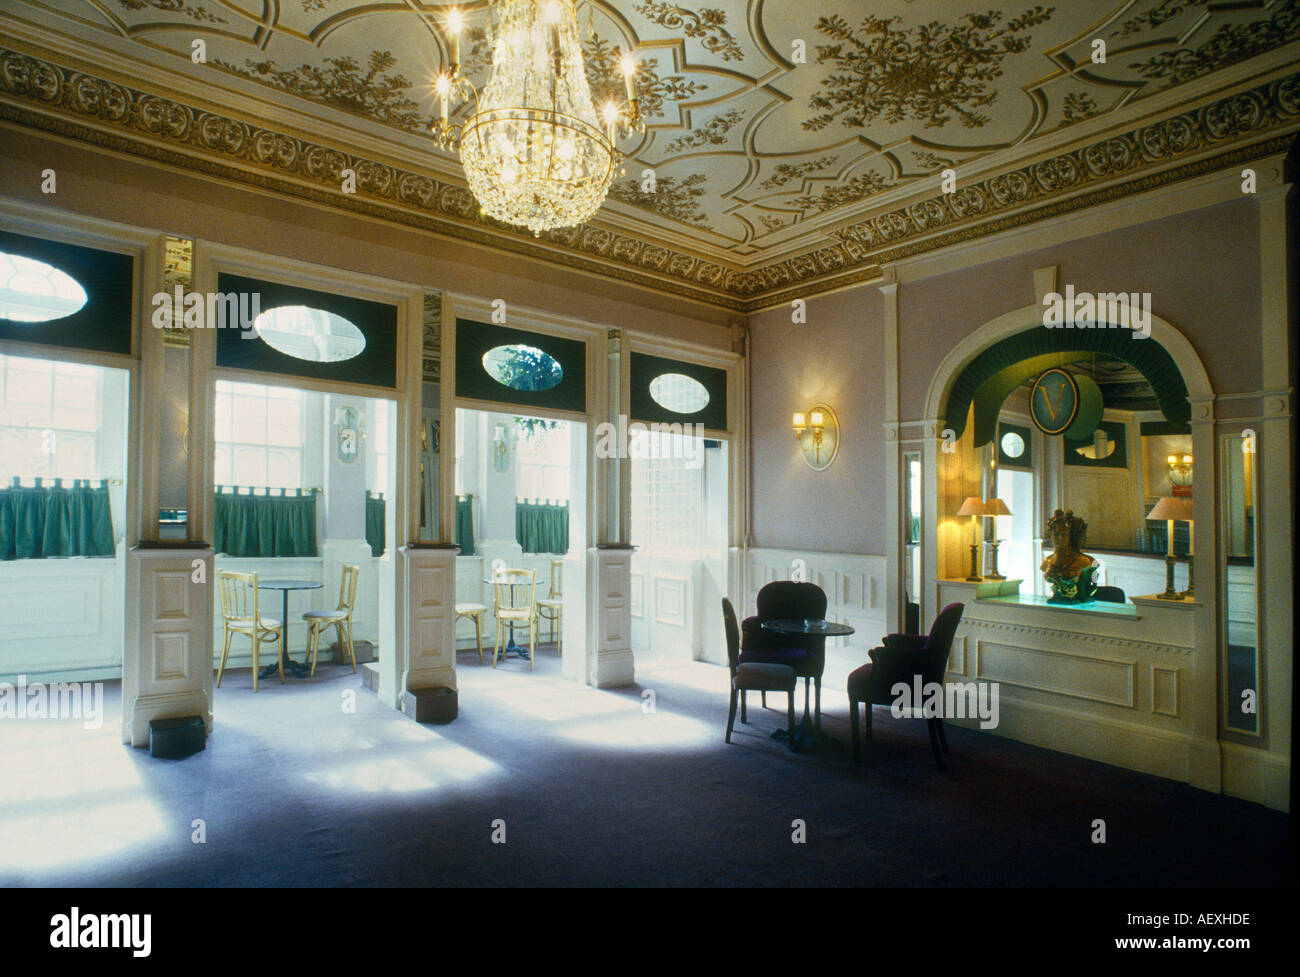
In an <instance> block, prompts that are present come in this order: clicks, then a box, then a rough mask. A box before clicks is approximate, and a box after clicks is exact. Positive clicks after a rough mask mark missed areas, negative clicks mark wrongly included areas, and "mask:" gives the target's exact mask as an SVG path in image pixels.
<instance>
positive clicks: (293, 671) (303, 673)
mask: <svg viewBox="0 0 1300 977" xmlns="http://www.w3.org/2000/svg"><path fill="white" fill-rule="evenodd" d="M279 674H280V669H279V668H278V667H277V666H276V663H275V662H271V664H269V665H267V666H266V667H265V668H263V669H262V670H261V671H260V672H258V673H257V677H258V679H259V680H261V679H267V678H270V677H271V676H272V675H275V676H279ZM284 674H285V675H292V676H293V677H294V678H307V677H308V676H310V675H311V669H310V668H308V667H307V666H306V665H299V664H298V663H297V662H296V661H294V660H293V659H292V658H290V657H289V656H288V655H285V656H284Z"/></svg>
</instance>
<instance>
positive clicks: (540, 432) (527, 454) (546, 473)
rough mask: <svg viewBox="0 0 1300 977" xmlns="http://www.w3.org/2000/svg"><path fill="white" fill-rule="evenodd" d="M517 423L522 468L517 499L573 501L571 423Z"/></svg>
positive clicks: (517, 479) (518, 474)
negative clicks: (570, 485) (570, 492)
mask: <svg viewBox="0 0 1300 977" xmlns="http://www.w3.org/2000/svg"><path fill="white" fill-rule="evenodd" d="M523 420H524V423H523V424H520V423H519V422H518V421H516V422H515V423H516V427H517V429H518V433H519V447H518V449H517V460H518V462H519V463H518V465H517V466H516V468H515V496H516V498H520V499H528V500H529V501H531V500H533V499H541V500H543V501H551V502H568V501H569V491H570V490H569V461H570V447H571V442H570V438H569V422H568V421H555V422H553V426H549V422H547V421H542V420H538V419H537V418H524V419H523Z"/></svg>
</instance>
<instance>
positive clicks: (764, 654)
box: [740, 580, 826, 729]
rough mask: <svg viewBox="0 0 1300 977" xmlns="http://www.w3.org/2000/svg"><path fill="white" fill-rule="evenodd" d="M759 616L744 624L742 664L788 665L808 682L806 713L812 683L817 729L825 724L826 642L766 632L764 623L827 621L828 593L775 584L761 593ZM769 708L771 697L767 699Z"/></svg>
mask: <svg viewBox="0 0 1300 977" xmlns="http://www.w3.org/2000/svg"><path fill="white" fill-rule="evenodd" d="M757 603H758V613H757V614H756V615H755V616H753V617H747V618H745V620H744V623H742V624H741V635H742V637H741V645H740V661H741V663H742V664H747V663H750V662H753V663H764V664H774V665H788V666H789V667H790V668H793V669H794V672H795V675H797V676H799V677H800V678H802V679H803V680H804V682H803V701H804V713H805V715H806V714H807V712H808V683H809V681H812V682H814V683H815V684H816V688H817V711H816V725H817V728H818V729H820V728H821V722H822V672H823V671H824V670H825V668H826V639H825V638H824V637H820V636H817V635H806V636H805V635H784V634H776V633H775V632H772V631H765V630H764V629H763V622H764V621H774V620H780V619H784V618H793V619H795V620H803V619H812V620H821V619H824V618H825V617H826V592H825V591H824V590H822V589H821V588H820V587H818V586H817V585H816V584H814V583H802V582H796V581H793V580H774V581H772V582H771V583H769V584H765V585H764V586H763V588H762V589H761V590H760V591H759V592H758V598H757ZM763 705H767V695H766V694H764V695H763Z"/></svg>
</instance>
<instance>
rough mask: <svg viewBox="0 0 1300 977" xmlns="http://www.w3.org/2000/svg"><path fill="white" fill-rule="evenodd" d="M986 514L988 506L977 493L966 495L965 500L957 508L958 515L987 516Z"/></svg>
mask: <svg viewBox="0 0 1300 977" xmlns="http://www.w3.org/2000/svg"><path fill="white" fill-rule="evenodd" d="M988 514H989V511H988V507H987V506H986V505H985V504H984V500H983V499H981V498H980V497H979V496H978V495H971V496H967V498H966V501H965V502H963V503H962V504H961V508H960V509H958V510H957V515H959V516H987V515H988Z"/></svg>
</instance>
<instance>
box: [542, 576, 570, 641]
mask: <svg viewBox="0 0 1300 977" xmlns="http://www.w3.org/2000/svg"><path fill="white" fill-rule="evenodd" d="M537 616H538V617H539V618H540V619H541V620H539V621H538V622H537V623H538V627H540V626H541V622H542V621H548V622H550V628H549V632H550V635H551V640H552V641H556V634H557V633H558V634H559V637H560V639H561V640H563V638H564V626H563V625H564V622H563V618H564V561H563V560H552V561H551V589H550V590H549V591H548V592H547V594H546V596H545V597H543V598H542V599H541V600H539V601H538V602H537ZM555 647H556V648H557V649H558V648H559V647H560V644H559V641H556V644H555Z"/></svg>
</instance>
